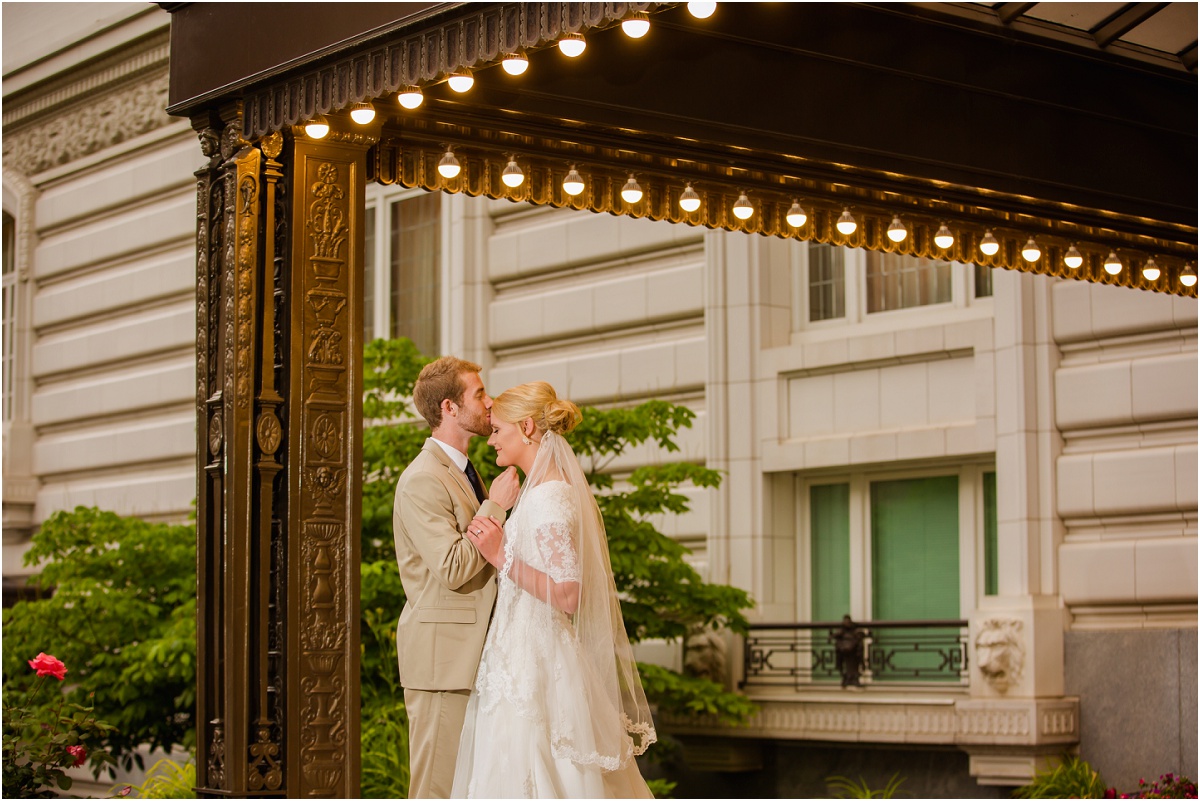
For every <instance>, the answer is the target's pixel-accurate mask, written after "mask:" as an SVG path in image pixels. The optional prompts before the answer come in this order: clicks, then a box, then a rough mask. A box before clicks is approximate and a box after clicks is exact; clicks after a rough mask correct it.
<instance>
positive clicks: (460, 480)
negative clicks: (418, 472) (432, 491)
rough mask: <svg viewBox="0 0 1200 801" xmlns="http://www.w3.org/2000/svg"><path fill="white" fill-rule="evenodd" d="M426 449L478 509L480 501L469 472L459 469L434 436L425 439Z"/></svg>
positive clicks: (474, 507)
mask: <svg viewBox="0 0 1200 801" xmlns="http://www.w3.org/2000/svg"><path fill="white" fill-rule="evenodd" d="M424 450H427V451H429V452H430V453H431V454H433V458H435V459H437V460H438V463H439V464H441V465H442V466H443V467H444V468H445V469H446V471H447V472H448V473H449V474H450V480H451V481H453V482H454V483H455V484H457V485H458V488H459V490H461V491H462V493H463V495H464V496H465V497H466V498H467V499H468V500H469V501H470V507H471V508H472V509H478V508H479V501H478V500H476V499H475V488H474V487H472V486H471V482H470V481H469V480H468V479H467V474H466V473H464V472H463V471H461V470H459V469H458V465H456V464H455V463H454V460H453V459H451V458H450V454H448V453H446V451H445V450H443V449H442V446H441V445H438V444H437V443H436V442H434V441H433V437H430V438H429V439H427V440H425V446H424Z"/></svg>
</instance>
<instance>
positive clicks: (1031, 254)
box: [1021, 236, 1042, 264]
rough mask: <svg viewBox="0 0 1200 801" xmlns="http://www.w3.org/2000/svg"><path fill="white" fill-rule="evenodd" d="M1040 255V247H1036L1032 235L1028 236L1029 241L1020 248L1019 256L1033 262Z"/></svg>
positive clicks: (1036, 244)
mask: <svg viewBox="0 0 1200 801" xmlns="http://www.w3.org/2000/svg"><path fill="white" fill-rule="evenodd" d="M1041 257H1042V249H1041V248H1039V247H1038V243H1037V242H1034V241H1033V237H1032V236H1031V237H1029V241H1028V242H1026V243H1025V247H1023V248H1021V258H1022V259H1024V260H1025V261H1027V262H1029V263H1030V264H1033V263H1034V262H1035V261H1037V260H1038V259H1040V258H1041Z"/></svg>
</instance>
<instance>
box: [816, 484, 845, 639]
mask: <svg viewBox="0 0 1200 801" xmlns="http://www.w3.org/2000/svg"><path fill="white" fill-rule="evenodd" d="M808 497H809V505H810V507H811V514H812V576H811V582H812V619H813V620H819V621H826V620H828V621H838V620H841V619H842V615H848V614H850V485H849V484H827V485H824V486H819V487H812V488H811V489H810V490H809V493H808Z"/></svg>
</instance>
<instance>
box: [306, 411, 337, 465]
mask: <svg viewBox="0 0 1200 801" xmlns="http://www.w3.org/2000/svg"><path fill="white" fill-rule="evenodd" d="M312 446H313V450H314V451H316V453H317V455H318V456H320V457H321V458H322V459H326V460H330V461H340V460H341V455H342V416H341V414H338V413H334V412H330V413H327V414H322V415H319V416H318V417H317V419H316V420H314V421H313V426H312Z"/></svg>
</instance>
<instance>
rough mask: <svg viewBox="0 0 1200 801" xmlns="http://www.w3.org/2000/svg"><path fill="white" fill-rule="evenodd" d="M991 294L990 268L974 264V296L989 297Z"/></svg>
mask: <svg viewBox="0 0 1200 801" xmlns="http://www.w3.org/2000/svg"><path fill="white" fill-rule="evenodd" d="M991 296H992V268H991V267H984V266H983V265H982V264H976V265H975V297H977V298H990V297H991Z"/></svg>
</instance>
